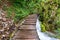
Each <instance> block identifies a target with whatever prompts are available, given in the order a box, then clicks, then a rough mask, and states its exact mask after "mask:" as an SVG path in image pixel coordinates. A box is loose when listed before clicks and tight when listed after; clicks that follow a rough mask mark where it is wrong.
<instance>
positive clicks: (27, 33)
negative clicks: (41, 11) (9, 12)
mask: <svg viewBox="0 0 60 40" xmlns="http://www.w3.org/2000/svg"><path fill="white" fill-rule="evenodd" d="M36 20H37V15H36V14H32V15H29V16H28V17H27V18H26V19H25V21H24V22H23V23H22V25H21V26H20V27H19V29H18V31H17V32H16V33H15V36H14V37H13V38H12V40H39V37H38V34H37V31H36Z"/></svg>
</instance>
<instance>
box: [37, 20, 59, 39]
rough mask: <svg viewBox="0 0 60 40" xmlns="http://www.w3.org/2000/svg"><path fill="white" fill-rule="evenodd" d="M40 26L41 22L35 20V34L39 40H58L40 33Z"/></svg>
mask: <svg viewBox="0 0 60 40" xmlns="http://www.w3.org/2000/svg"><path fill="white" fill-rule="evenodd" d="M40 24H41V22H40V21H39V20H38V19H37V22H36V30H37V33H38V36H39V39H40V40H59V39H57V38H53V37H50V36H48V35H47V34H45V33H43V32H41V26H40Z"/></svg>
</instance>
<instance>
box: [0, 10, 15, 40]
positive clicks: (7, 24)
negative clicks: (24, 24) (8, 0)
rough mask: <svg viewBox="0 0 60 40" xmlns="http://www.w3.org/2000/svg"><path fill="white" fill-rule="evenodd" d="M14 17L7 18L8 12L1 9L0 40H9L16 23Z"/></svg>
mask: <svg viewBox="0 0 60 40" xmlns="http://www.w3.org/2000/svg"><path fill="white" fill-rule="evenodd" d="M13 22H14V21H13V20H12V19H9V18H6V13H4V12H3V11H2V10H0V40H9V37H10V35H11V33H12V32H13V31H14V28H15V25H14V23H13Z"/></svg>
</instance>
